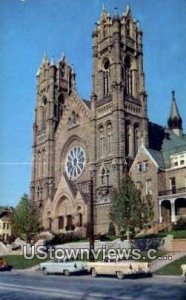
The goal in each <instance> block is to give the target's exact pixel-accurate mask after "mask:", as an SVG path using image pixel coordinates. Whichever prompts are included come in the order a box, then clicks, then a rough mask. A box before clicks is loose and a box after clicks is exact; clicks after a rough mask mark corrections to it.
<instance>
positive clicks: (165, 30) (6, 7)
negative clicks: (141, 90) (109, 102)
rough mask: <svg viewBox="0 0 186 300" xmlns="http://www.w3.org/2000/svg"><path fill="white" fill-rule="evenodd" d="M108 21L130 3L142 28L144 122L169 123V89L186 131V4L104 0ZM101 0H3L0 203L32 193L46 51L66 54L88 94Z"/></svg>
mask: <svg viewBox="0 0 186 300" xmlns="http://www.w3.org/2000/svg"><path fill="white" fill-rule="evenodd" d="M104 3H105V6H106V9H107V10H108V11H109V13H110V14H111V15H112V14H114V9H115V7H117V9H118V12H119V13H120V14H122V13H123V12H124V11H125V9H126V5H127V4H129V5H130V6H131V9H132V14H133V16H134V17H135V19H136V20H139V21H140V24H141V28H142V30H143V33H144V35H143V45H144V71H145V78H146V90H147V94H148V111H149V119H150V120H151V121H153V122H156V123H159V124H161V125H163V126H165V125H166V122H167V118H168V115H169V111H170V105H171V91H172V90H173V89H174V90H175V91H176V98H177V104H178V107H179V111H180V114H181V116H182V118H183V122H184V130H185V131H186V105H185V103H186V0H166V1H165V0H130V1H127V0H105V1H104ZM102 5H103V1H100V0H0V70H1V76H0V98H1V99H0V113H1V117H0V205H11V206H16V204H17V203H18V201H19V200H20V197H21V196H22V195H23V193H29V186H30V178H31V160H32V125H33V119H34V108H35V104H36V72H37V70H38V67H39V65H40V64H41V60H42V56H43V53H46V54H47V56H48V57H49V58H50V59H52V58H54V60H55V61H56V62H57V61H58V60H59V59H60V57H61V56H62V53H65V55H66V57H67V60H68V62H69V63H71V64H73V65H74V68H75V71H76V74H77V89H78V93H79V95H80V96H81V97H83V98H85V99H89V97H90V93H91V72H92V49H91V46H92V41H91V33H92V30H93V29H94V26H95V25H94V24H95V22H96V21H97V20H98V19H99V17H100V13H101V8H102Z"/></svg>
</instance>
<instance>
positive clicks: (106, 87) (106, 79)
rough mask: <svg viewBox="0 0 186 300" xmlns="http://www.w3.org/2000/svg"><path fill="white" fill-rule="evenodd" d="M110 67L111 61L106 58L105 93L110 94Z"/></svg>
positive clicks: (104, 66) (104, 71) (104, 72)
mask: <svg viewBox="0 0 186 300" xmlns="http://www.w3.org/2000/svg"><path fill="white" fill-rule="evenodd" d="M109 67H110V61H109V59H106V60H105V61H104V64H103V68H104V70H103V94H104V95H108V93H109V89H110V83H109Z"/></svg>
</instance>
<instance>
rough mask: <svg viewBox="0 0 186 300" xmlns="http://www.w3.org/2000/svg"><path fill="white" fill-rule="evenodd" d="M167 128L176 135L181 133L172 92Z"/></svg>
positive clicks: (180, 124)
mask: <svg viewBox="0 0 186 300" xmlns="http://www.w3.org/2000/svg"><path fill="white" fill-rule="evenodd" d="M168 127H169V129H171V130H172V131H173V132H174V133H176V134H177V135H180V133H182V118H181V116H180V113H179V110H178V106H177V103H176V97H175V91H172V104H171V110H170V115H169V119H168Z"/></svg>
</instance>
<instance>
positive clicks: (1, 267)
mask: <svg viewBox="0 0 186 300" xmlns="http://www.w3.org/2000/svg"><path fill="white" fill-rule="evenodd" d="M11 269H12V266H9V265H8V264H7V263H6V261H5V259H4V258H3V257H2V256H0V271H11Z"/></svg>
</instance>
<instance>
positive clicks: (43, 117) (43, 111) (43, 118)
mask: <svg viewBox="0 0 186 300" xmlns="http://www.w3.org/2000/svg"><path fill="white" fill-rule="evenodd" d="M46 105H47V98H46V97H45V96H44V97H43V99H42V106H41V129H45V128H46Z"/></svg>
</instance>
